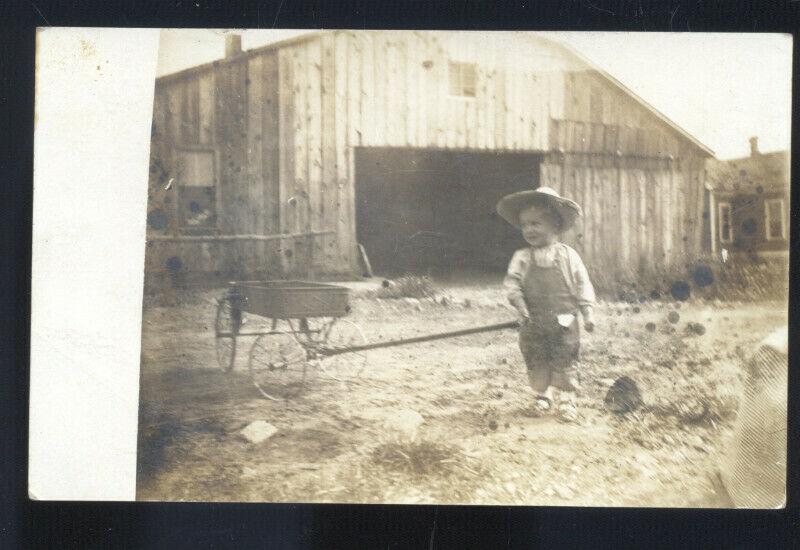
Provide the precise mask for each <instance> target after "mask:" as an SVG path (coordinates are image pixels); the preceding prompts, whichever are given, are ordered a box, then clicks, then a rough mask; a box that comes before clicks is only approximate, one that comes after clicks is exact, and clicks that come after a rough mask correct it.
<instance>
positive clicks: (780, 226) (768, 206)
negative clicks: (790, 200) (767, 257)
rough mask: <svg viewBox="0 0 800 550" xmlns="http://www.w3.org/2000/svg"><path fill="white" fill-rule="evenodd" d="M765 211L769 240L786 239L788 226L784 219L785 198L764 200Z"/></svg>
mask: <svg viewBox="0 0 800 550" xmlns="http://www.w3.org/2000/svg"><path fill="white" fill-rule="evenodd" d="M764 211H765V212H764V218H765V220H766V224H765V225H766V229H767V240H768V241H776V240H783V239H785V238H786V227H785V225H784V219H783V199H770V200H766V201H764Z"/></svg>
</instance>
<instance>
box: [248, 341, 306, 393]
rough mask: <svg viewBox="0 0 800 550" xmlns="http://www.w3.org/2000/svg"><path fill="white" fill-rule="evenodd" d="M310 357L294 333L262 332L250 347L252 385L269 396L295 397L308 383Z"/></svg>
mask: <svg viewBox="0 0 800 550" xmlns="http://www.w3.org/2000/svg"><path fill="white" fill-rule="evenodd" d="M307 359H308V357H307V354H306V350H305V348H304V347H303V346H301V345H300V343H299V342H298V341H297V340H296V339H295V338H294V336H292V335H291V334H286V333H283V334H262V335H261V336H259V337H258V338H256V341H255V342H253V347H252V348H250V360H249V361H248V368H249V369H250V377H251V379H252V381H253V385H254V386H255V387H256V389H258V391H259V392H260V393H261V395H263V396H264V397H266V398H267V399H272V400H277V399H279V398H284V399H287V398H289V397H294V396H295V395H297V394H298V393H300V392H301V391H302V389H303V385H304V384H305V380H306V374H307V370H308V367H309V366H308V360H307Z"/></svg>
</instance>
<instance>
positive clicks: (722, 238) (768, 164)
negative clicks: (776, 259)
mask: <svg viewBox="0 0 800 550" xmlns="http://www.w3.org/2000/svg"><path fill="white" fill-rule="evenodd" d="M706 169H707V178H706V181H707V185H708V187H709V189H710V192H711V201H710V203H711V204H710V209H709V213H710V214H711V227H713V230H712V231H711V233H710V237H711V249H712V252H714V253H720V252H721V251H722V250H726V251H727V253H729V254H741V253H746V254H748V255H749V256H751V257H752V256H756V257H770V256H776V255H788V254H789V152H788V151H776V152H772V153H762V152H760V151H759V150H758V138H756V137H752V138H750V156H748V157H744V158H738V159H731V160H724V161H721V160H716V159H710V160H709V161H708V163H707V166H706Z"/></svg>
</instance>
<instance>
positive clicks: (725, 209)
mask: <svg viewBox="0 0 800 550" xmlns="http://www.w3.org/2000/svg"><path fill="white" fill-rule="evenodd" d="M731 241H733V220H732V219H731V204H730V203H729V202H721V203H719V242H721V243H729V242H731Z"/></svg>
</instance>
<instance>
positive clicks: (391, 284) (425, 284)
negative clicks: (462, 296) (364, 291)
mask: <svg viewBox="0 0 800 550" xmlns="http://www.w3.org/2000/svg"><path fill="white" fill-rule="evenodd" d="M436 293H437V288H436V286H435V285H434V284H433V281H431V280H430V279H429V278H428V277H425V276H419V275H405V276H403V277H400V278H399V279H395V280H394V281H388V284H386V285H385V286H382V287H381V288H379V289H378V290H376V291H375V297H376V298H417V299H422V298H433V297H434V296H436Z"/></svg>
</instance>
